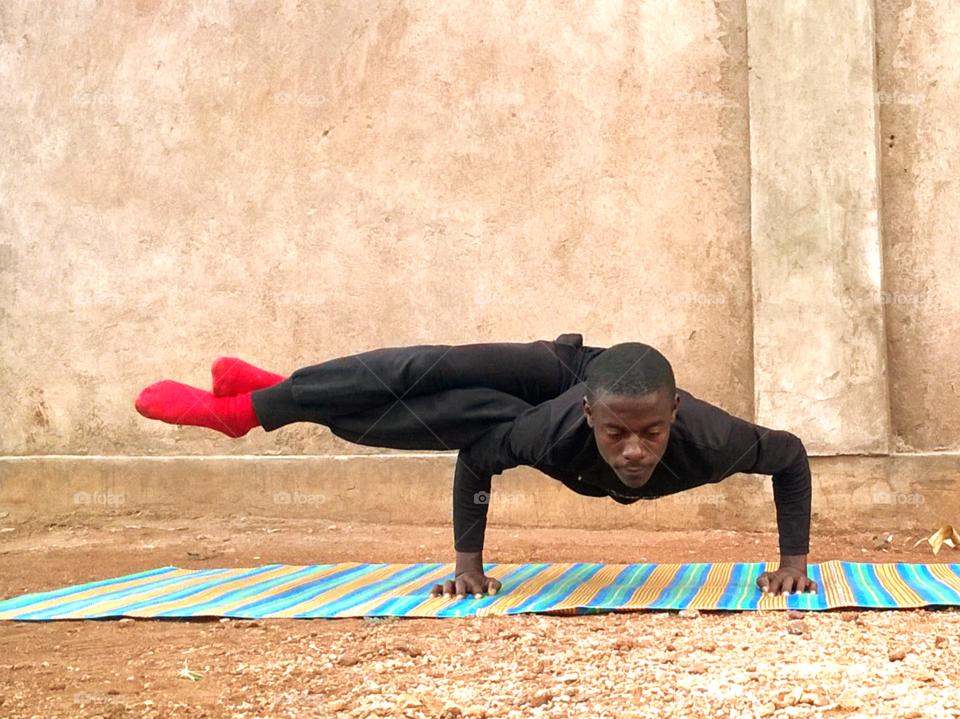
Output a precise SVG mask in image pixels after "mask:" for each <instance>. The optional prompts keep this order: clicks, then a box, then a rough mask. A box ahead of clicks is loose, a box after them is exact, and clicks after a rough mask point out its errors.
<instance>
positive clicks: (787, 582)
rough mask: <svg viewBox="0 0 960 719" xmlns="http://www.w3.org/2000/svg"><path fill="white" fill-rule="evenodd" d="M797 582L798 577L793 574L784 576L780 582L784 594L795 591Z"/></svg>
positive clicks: (781, 591)
mask: <svg viewBox="0 0 960 719" xmlns="http://www.w3.org/2000/svg"><path fill="white" fill-rule="evenodd" d="M796 583H797V578H796V577H793V576H786V577H784V578H783V581H782V582H781V583H780V593H781V594H783V595H787V594H790V592H792V591H793V588H794V586H795V585H796Z"/></svg>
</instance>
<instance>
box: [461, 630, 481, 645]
mask: <svg viewBox="0 0 960 719" xmlns="http://www.w3.org/2000/svg"><path fill="white" fill-rule="evenodd" d="M482 638H483V637H481V636H480V635H479V634H478V633H477V632H469V633H468V634H465V635H464V637H463V641H465V642H470V643H471V644H476V643H477V642H479V641H480V640H481V639H482Z"/></svg>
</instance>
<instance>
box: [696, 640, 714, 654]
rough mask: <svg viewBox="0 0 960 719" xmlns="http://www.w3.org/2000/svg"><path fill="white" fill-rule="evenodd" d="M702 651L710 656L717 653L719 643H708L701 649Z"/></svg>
mask: <svg viewBox="0 0 960 719" xmlns="http://www.w3.org/2000/svg"><path fill="white" fill-rule="evenodd" d="M700 649H701V651H704V652H707V653H708V654H712V653H713V652H715V651H717V643H716V642H706V643H704V645H703V646H702V647H700Z"/></svg>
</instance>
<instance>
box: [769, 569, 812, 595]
mask: <svg viewBox="0 0 960 719" xmlns="http://www.w3.org/2000/svg"><path fill="white" fill-rule="evenodd" d="M757 586H758V587H760V591H761V592H763V593H764V594H772V595H777V594H784V595H786V594H790V593H792V592H796V593H797V594H802V593H804V592H811V593H812V594H816V593H817V583H816V582H815V581H813V580H812V579H810V578H809V577H808V576H807V573H806V572H805V571H803V570H802V569H796V568H794V567H780V568H779V569H778V570H777V571H775V572H764V573H763V574H761V575H760V576H759V577H758V578H757Z"/></svg>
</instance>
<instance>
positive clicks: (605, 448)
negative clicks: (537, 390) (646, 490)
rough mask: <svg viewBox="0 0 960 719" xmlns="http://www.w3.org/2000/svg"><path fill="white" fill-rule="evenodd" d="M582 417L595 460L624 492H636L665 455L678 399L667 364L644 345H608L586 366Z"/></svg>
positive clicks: (665, 359) (654, 351) (627, 343)
mask: <svg viewBox="0 0 960 719" xmlns="http://www.w3.org/2000/svg"><path fill="white" fill-rule="evenodd" d="M584 381H585V382H586V385H587V396H586V397H584V399H583V413H584V415H586V418H587V424H588V425H589V426H590V427H592V428H593V435H594V437H595V438H596V440H597V448H598V449H599V451H600V456H601V457H603V459H604V461H605V462H606V463H607V464H609V465H610V466H611V467H612V468H613V471H614V472H616V474H617V476H618V477H619V478H620V481H621V482H623V483H624V484H625V485H627V486H628V487H634V488H638V487H642V486H643V485H644V484H646V483H647V482H648V481H649V480H650V475H651V474H653V470H654V468H655V467H656V466H657V463H658V462H659V461H660V459H661V458H662V457H663V453H664V452H665V451H666V450H667V440H668V439H669V438H670V426H671V425H672V424H673V422H674V420H676V418H677V409H678V408H679V406H680V395H679V394H677V388H676V384H675V380H674V377H673V368H672V367H670V363H669V362H668V361H667V358H666V357H664V356H663V355H662V354H660V353H659V352H657V350H655V349H654V348H653V347H650V346H649V345H644V344H640V343H639V342H625V343H624V344H619V345H614V346H613V347H610V348H609V349H607V350H604V351H603V352H602V353H600V354H599V355H597V357H596V358H595V359H594V360H593V361H592V362H591V363H590V364H589V365H588V367H587V371H586V376H585V377H584Z"/></svg>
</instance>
